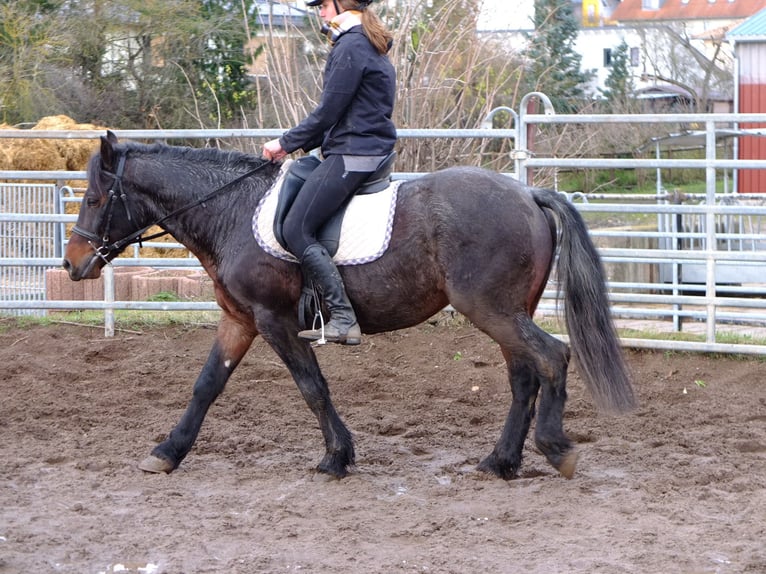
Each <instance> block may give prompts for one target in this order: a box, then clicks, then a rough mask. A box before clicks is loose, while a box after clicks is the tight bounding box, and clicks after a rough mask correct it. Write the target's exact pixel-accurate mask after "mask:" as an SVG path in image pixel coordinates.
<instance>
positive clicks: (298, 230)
mask: <svg viewBox="0 0 766 574" xmlns="http://www.w3.org/2000/svg"><path fill="white" fill-rule="evenodd" d="M371 3H372V0H308V1H307V2H306V4H307V5H308V6H319V16H320V17H321V18H322V20H323V21H324V23H325V24H324V26H323V27H322V30H323V32H325V34H327V36H328V38H329V39H330V42H331V44H332V49H331V50H330V54H329V56H328V58H327V62H326V64H325V70H324V85H323V89H322V96H321V99H320V102H319V105H318V106H317V107H316V108H315V109H314V111H312V112H311V113H310V114H309V115H308V117H306V119H304V120H303V121H302V122H300V123H299V124H298V125H297V126H295V127H294V128H292V129H290V130H288V131H287V132H285V133H284V134H283V135H282V136H281V137H280V138H278V139H275V140H271V141H269V142H266V143H265V144H264V146H263V155H264V157H266V158H268V159H270V160H272V161H278V160H281V159H282V158H284V157H285V155H287V154H288V153H292V152H293V151H295V150H297V149H299V148H300V149H303V151H306V152H308V151H310V150H312V149H313V148H315V147H317V146H319V145H320V143H321V149H322V156H323V157H324V160H323V161H322V162H321V163H320V164H319V166H318V167H317V168H316V169H315V170H314V171H313V172H312V173H311V175H310V176H309V177H308V178H307V179H306V182H305V183H304V184H303V187H302V188H301V191H300V193H299V194H298V196H297V197H296V198H295V202H294V203H293V205H292V207H291V208H290V210H289V211H288V213H287V216H286V218H285V220H284V224H283V227H282V233H283V237H284V239H285V243H287V246H288V248H289V249H290V251H291V252H292V253H293V254H294V255H295V256H296V257H300V264H301V269H302V271H303V276H304V277H307V278H309V279H312V280H313V281H314V283H315V284H317V285H318V287H319V289H320V290H321V291H322V293H323V294H324V298H325V304H326V306H327V309H328V310H329V312H330V320H329V322H328V323H327V324H326V325H325V326H324V337H325V339H326V340H327V341H332V342H336V343H342V344H347V345H358V344H359V343H361V340H362V332H361V329H360V328H359V324H358V323H357V320H356V314H355V313H354V310H353V308H352V307H351V303H350V302H349V299H348V295H347V294H346V290H345V287H344V285H343V280H342V278H341V276H340V273H339V272H338V269H337V268H336V266H335V263H334V262H333V260H332V257H331V256H330V255H329V253H328V252H327V250H326V249H325V248H324V247H323V246H322V245H321V244H320V243H319V242H318V240H317V237H316V234H317V232H318V230H319V229H320V228H321V226H322V225H323V224H324V223H325V222H326V221H328V220H329V219H330V218H331V217H332V215H333V214H334V213H335V212H336V211H337V210H338V208H340V207H341V206H342V205H343V203H344V202H345V201H346V200H347V199H348V198H349V197H350V196H351V195H352V194H353V193H354V191H356V189H357V188H358V187H359V186H360V185H361V184H362V183H363V182H364V181H365V180H366V179H367V178H368V177H369V176H370V174H372V173H373V172H374V171H375V169H376V168H377V167H378V166H379V164H380V163H381V161H382V160H383V159H384V158H386V156H388V155H389V154H390V153H391V152H392V151H393V149H394V144H395V143H396V128H395V126H394V123H393V121H392V119H391V115H392V113H393V107H394V97H395V91H396V86H395V84H396V72H395V71H394V67H393V65H392V64H391V62H390V61H389V59H388V56H387V53H388V50H389V48H390V47H391V44H392V40H393V36H392V34H391V33H390V32H389V31H388V30H387V29H386V27H385V26H384V25H383V23H382V22H381V20H380V18H379V17H378V16H377V14H376V13H375V11H374V10H373V8H372V7H371V6H370V4H371ZM298 336H299V337H302V338H304V339H309V340H312V341H315V340H318V339H320V338H322V330H321V329H309V330H306V331H301V332H300V333H298Z"/></svg>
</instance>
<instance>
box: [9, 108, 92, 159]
mask: <svg viewBox="0 0 766 574" xmlns="http://www.w3.org/2000/svg"><path fill="white" fill-rule="evenodd" d="M0 129H4V130H12V129H17V128H13V127H11V126H9V125H7V124H2V125H0ZM31 129H32V130H69V131H71V130H106V128H102V127H100V126H96V125H94V124H78V123H76V122H75V121H74V120H73V119H72V118H70V117H68V116H64V115H59V116H48V117H44V118H42V119H41V120H40V121H39V122H37V124H36V125H35V126H34V127H33V128H31ZM97 148H98V140H95V139H65V140H64V139H43V138H41V139H26V138H25V139H2V140H0V169H7V170H20V171H24V170H27V171H65V170H69V171H83V170H85V169H86V168H87V166H88V160H89V159H90V156H91V155H93V152H94V151H95V150H96V149H97Z"/></svg>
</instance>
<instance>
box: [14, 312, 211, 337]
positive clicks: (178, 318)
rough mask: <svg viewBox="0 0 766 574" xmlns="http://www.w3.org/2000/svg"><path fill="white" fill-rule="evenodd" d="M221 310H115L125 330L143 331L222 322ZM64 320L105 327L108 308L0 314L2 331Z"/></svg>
mask: <svg viewBox="0 0 766 574" xmlns="http://www.w3.org/2000/svg"><path fill="white" fill-rule="evenodd" d="M220 317H221V312H220V311H172V312H170V311H142V310H125V309H118V310H115V311H114V326H115V329H117V330H122V331H143V330H150V329H156V328H162V327H206V328H212V327H215V326H216V325H217V324H218V321H219V319H220ZM60 323H66V324H72V325H82V326H84V327H103V326H104V312H103V311H100V310H84V311H72V312H68V313H60V312H55V313H49V314H48V315H46V316H44V317H37V316H27V315H21V316H11V315H5V316H0V332H6V331H9V330H11V329H24V328H28V327H30V326H47V325H56V324H60Z"/></svg>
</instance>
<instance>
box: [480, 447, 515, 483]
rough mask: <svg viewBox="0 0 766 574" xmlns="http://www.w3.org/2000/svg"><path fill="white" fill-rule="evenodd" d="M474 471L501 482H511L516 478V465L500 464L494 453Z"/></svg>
mask: <svg viewBox="0 0 766 574" xmlns="http://www.w3.org/2000/svg"><path fill="white" fill-rule="evenodd" d="M476 470H478V471H480V472H486V473H487V474H490V475H493V476H496V477H498V478H502V479H503V480H513V479H514V478H516V473H517V472H518V465H514V464H510V463H505V464H501V463H500V461H499V460H498V458H497V456H496V455H495V453H492V454H490V455H489V456H488V457H487V458H485V459H484V460H482V461H481V462H480V463H479V465H478V466H477V467H476Z"/></svg>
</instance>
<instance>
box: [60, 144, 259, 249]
mask: <svg viewBox="0 0 766 574" xmlns="http://www.w3.org/2000/svg"><path fill="white" fill-rule="evenodd" d="M127 156H128V152H125V153H123V154H122V155H120V159H119V162H118V163H117V171H116V172H115V173H112V172H109V171H104V173H105V174H106V175H109V176H111V177H112V185H111V186H110V187H109V191H108V193H107V198H106V204H105V205H104V208H103V211H102V215H101V218H100V219H99V222H98V225H97V226H96V229H98V228H99V227H101V223H102V222H103V221H104V220H106V223H105V224H104V233H103V234H102V235H101V237H99V236H98V234H96V233H92V232H90V231H88V230H87V229H83V228H82V227H79V226H78V225H76V224H75V226H74V227H72V233H75V234H77V235H79V236H80V237H83V238H85V239H87V241H88V243H89V244H90V245H91V246H92V247H93V249H94V250H95V252H96V255H97V256H98V257H101V258H102V259H103V260H104V261H105V262H108V261H109V256H110V255H111V254H113V253H119V252H120V251H122V250H123V249H125V247H127V246H128V245H130V244H132V243H138V244H139V246H140V245H141V242H142V241H150V240H152V239H157V238H158V237H162V236H163V235H167V234H168V232H167V231H161V232H159V233H155V234H154V235H150V236H147V237H144V233H146V232H147V231H148V230H149V229H151V228H152V227H154V226H156V225H160V224H161V223H163V222H164V221H167V220H168V219H170V218H172V217H175V216H177V215H180V214H181V213H183V212H185V211H188V210H189V209H192V208H193V207H196V206H198V205H201V204H203V203H205V202H206V201H208V200H210V199H212V198H213V197H214V196H216V195H218V194H219V193H220V192H222V191H224V190H226V189H229V188H231V187H233V186H234V185H236V184H237V183H239V182H240V181H242V180H243V179H247V178H248V177H250V176H251V175H253V174H254V173H255V172H257V171H259V170H261V169H263V168H264V167H266V166H267V165H269V164H270V163H271V160H268V159H263V161H262V163H261V164H259V165H258V166H256V167H254V168H253V169H251V170H249V171H248V172H246V173H243V174H242V175H239V176H237V177H235V178H234V179H232V180H231V181H229V182H227V183H225V184H223V185H222V186H220V187H218V188H216V189H214V190H213V191H211V192H210V193H208V194H207V195H205V196H204V197H202V198H201V199H198V200H195V201H193V202H191V203H189V204H187V205H184V206H183V207H181V208H179V209H176V210H175V211H173V212H171V213H169V214H167V215H165V216H164V217H161V218H160V219H158V220H156V221H154V222H152V223H150V224H149V225H147V226H145V227H142V228H141V229H138V230H136V231H134V232H133V233H131V234H130V235H128V236H127V237H124V238H122V239H119V240H117V241H114V242H112V243H110V242H109V230H110V228H111V225H112V216H113V215H114V205H115V203H116V202H117V200H118V199H119V200H121V201H122V203H123V205H124V206H125V214H126V216H127V218H128V221H133V217H132V215H131V213H130V208H129V206H128V196H127V194H126V193H125V190H124V189H123V186H122V176H123V174H124V172H125V161H126V159H127ZM99 241H100V242H101V245H100V246H98V247H96V244H97V243H98V242H99Z"/></svg>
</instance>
